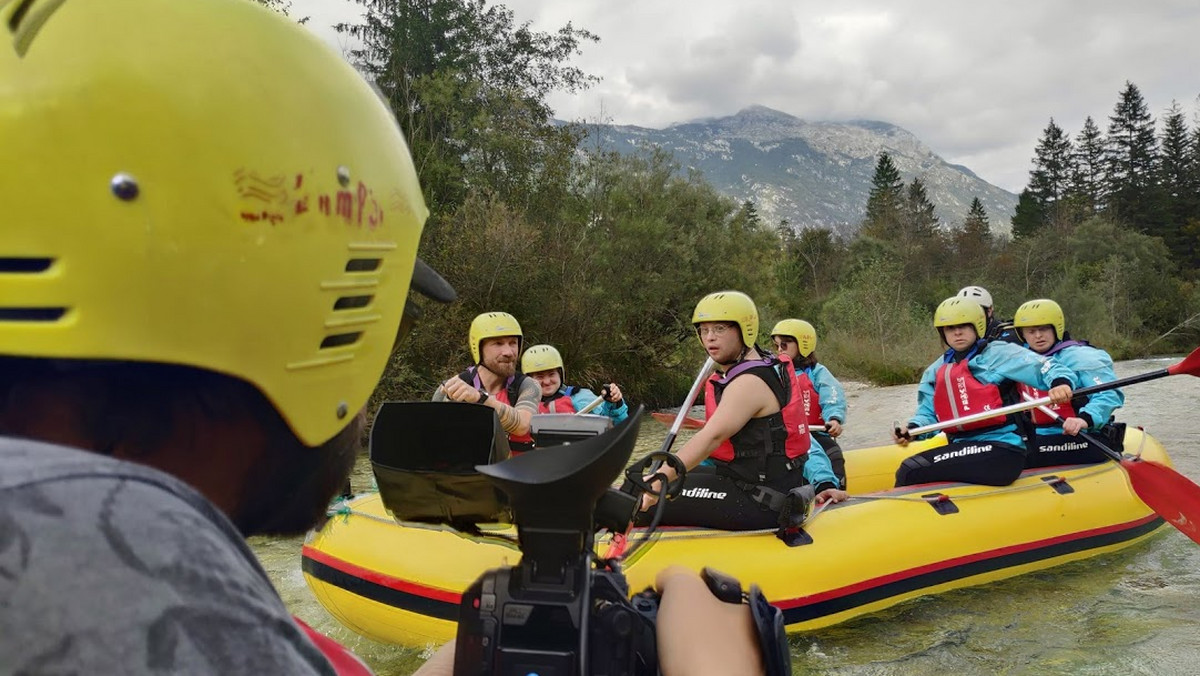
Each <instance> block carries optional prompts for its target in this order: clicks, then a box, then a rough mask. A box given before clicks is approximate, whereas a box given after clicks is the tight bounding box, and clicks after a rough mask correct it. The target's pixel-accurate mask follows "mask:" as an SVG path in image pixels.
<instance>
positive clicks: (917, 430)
mask: <svg viewBox="0 0 1200 676" xmlns="http://www.w3.org/2000/svg"><path fill="white" fill-rule="evenodd" d="M1181 373H1186V374H1188V375H1189V376H1200V347H1197V348H1196V349H1194V350H1192V353H1191V354H1189V355H1188V356H1186V357H1184V358H1183V360H1182V361H1180V362H1179V363H1177V364H1172V365H1171V366H1168V367H1167V368H1165V369H1158V370H1157V371H1151V372H1149V373H1142V374H1140V375H1136V376H1128V377H1125V378H1117V379H1116V380H1113V381H1110V382H1107V383H1100V384H1099V385H1089V386H1087V387H1081V388H1079V389H1078V390H1075V391H1074V392H1073V393H1072V396H1076V397H1080V396H1084V395H1088V394H1094V393H1096V392H1103V391H1105V390H1112V389H1116V388H1118V387H1125V386H1126V385H1135V384H1137V383H1144V382H1146V381H1147V380H1157V379H1158V378H1165V377H1166V376H1175V375H1179V374H1181ZM1049 403H1052V402H1051V401H1050V397H1039V398H1037V399H1031V400H1029V401H1019V402H1017V403H1015V404H1010V405H1008V406H1001V407H1000V408H995V409H992V410H990V411H980V412H979V413H972V414H971V415H965V416H963V417H961V418H955V419H953V420H946V421H943V422H936V423H932V424H930V425H922V426H920V427H914V428H912V429H910V430H908V433H909V435H911V436H914V437H915V436H917V435H920V434H926V433H928V432H937V431H938V430H944V429H946V428H948V427H957V426H959V425H965V424H967V423H973V422H976V421H978V420H986V419H988V418H994V417H996V416H1000V415H1008V414H1009V413H1017V412H1019V411H1028V410H1029V409H1032V408H1037V407H1038V406H1045V405H1046V404H1049Z"/></svg>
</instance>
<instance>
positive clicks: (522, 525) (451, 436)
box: [370, 402, 658, 676]
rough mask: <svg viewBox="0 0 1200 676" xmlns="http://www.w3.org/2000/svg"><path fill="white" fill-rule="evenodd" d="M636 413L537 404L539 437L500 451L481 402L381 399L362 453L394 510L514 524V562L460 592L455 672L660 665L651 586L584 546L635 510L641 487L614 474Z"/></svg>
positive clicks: (436, 519)
mask: <svg viewBox="0 0 1200 676" xmlns="http://www.w3.org/2000/svg"><path fill="white" fill-rule="evenodd" d="M641 414H642V409H641V408H639V409H638V410H637V411H635V412H634V413H633V415H631V416H630V418H629V420H627V421H626V422H625V423H623V424H621V425H619V426H617V427H615V428H612V429H608V428H609V427H611V423H609V422H608V418H606V417H602V416H589V415H541V416H535V417H534V433H535V440H536V442H537V443H538V445H539V446H540V448H539V449H538V450H534V451H531V452H528V453H525V454H522V455H520V456H517V457H511V458H510V457H509V456H510V453H509V449H508V441H507V437H506V436H505V434H504V433H503V430H501V429H500V427H499V422H498V420H497V418H496V416H495V415H494V413H493V411H492V409H491V408H489V407H486V406H479V405H475V404H445V403H434V402H392V403H388V404H384V406H383V407H381V409H380V411H379V414H378V416H377V418H376V421H375V425H374V427H373V429H372V433H371V450H370V453H371V462H372V466H373V469H374V472H375V476H376V482H377V483H378V485H379V490H380V495H381V497H382V499H383V504H384V506H385V507H386V508H387V509H388V511H389V512H390V513H391V514H392V516H393V517H395V518H396V519H398V520H402V521H420V522H430V523H442V524H447V525H450V526H452V527H453V528H455V529H456V530H460V531H463V532H465V533H472V534H478V533H479V530H478V527H477V524H480V523H515V524H516V526H517V534H518V542H519V545H520V548H521V552H522V558H521V562H520V563H519V564H517V565H516V566H511V567H508V568H497V569H493V570H489V571H487V572H485V573H483V575H481V576H480V577H479V579H478V580H476V581H475V582H474V584H472V585H471V586H470V587H469V588H467V590H466V591H465V592H463V595H462V602H461V604H460V606H459V622H458V640H457V646H456V652H455V660H454V664H455V668H454V673H455V674H460V675H461V674H515V675H517V676H526V675H527V674H538V675H539V676H553V675H557V674H563V675H567V674H593V675H596V676H600V675H610V674H611V675H618V674H630V675H641V674H657V673H658V652H657V649H656V642H655V635H654V621H655V615H656V613H657V609H658V595H657V594H656V593H654V592H653V591H651V590H646V591H644V592H641V593H639V594H638V595H636V596H634V597H633V599H632V600H631V599H630V597H629V586H628V583H627V582H626V580H625V576H624V575H623V574H622V573H621V570H620V564H619V561H616V560H603V559H597V558H596V556H595V554H594V545H595V533H596V531H597V530H598V529H599V528H608V529H609V530H611V531H613V532H620V533H623V532H624V531H625V530H626V529H627V528H628V526H629V524H630V522H631V521H632V519H633V516H634V514H635V513H636V511H637V508H638V504H639V497H640V490H638V489H637V488H634V489H633V490H628V489H627V490H617V489H614V488H612V487H611V484H612V482H613V480H614V479H615V478H616V477H617V476H618V475H619V474H620V472H621V470H622V469H623V468H624V467H625V465H626V463H627V462H628V461H629V457H630V455H631V453H632V451H633V446H634V442H635V441H636V439H637V432H638V426H639V424H640V421H641ZM606 430H607V431H606ZM548 444H556V445H553V446H549V447H547V445H548ZM635 471H636V472H641V471H644V470H642V469H637V468H634V469H633V470H631V472H635ZM636 476H637V478H638V479H639V481H638V483H640V476H641V475H640V474H637V475H636ZM626 485H627V486H628V485H630V484H629V482H628V481H627V482H626Z"/></svg>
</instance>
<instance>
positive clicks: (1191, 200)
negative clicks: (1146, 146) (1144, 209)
mask: <svg viewBox="0 0 1200 676" xmlns="http://www.w3.org/2000/svg"><path fill="white" fill-rule="evenodd" d="M1160 145H1161V148H1162V152H1161V154H1160V159H1159V163H1158V184H1159V186H1160V187H1161V190H1162V198H1163V222H1162V228H1161V231H1160V236H1161V237H1162V238H1163V241H1164V242H1165V243H1166V245H1167V248H1168V249H1170V250H1171V255H1172V256H1174V257H1175V260H1177V261H1179V262H1183V261H1184V259H1185V258H1186V257H1187V254H1188V253H1189V249H1190V248H1192V247H1191V246H1190V245H1191V242H1190V241H1189V239H1188V238H1186V237H1184V236H1183V232H1184V228H1185V226H1186V225H1187V222H1188V219H1189V218H1191V217H1192V215H1193V214H1194V213H1195V208H1196V202H1197V197H1196V190H1197V185H1196V182H1195V179H1196V171H1195V168H1194V167H1193V166H1192V163H1193V162H1194V160H1195V154H1194V153H1193V151H1192V148H1191V147H1190V146H1191V138H1190V136H1189V134H1188V128H1187V122H1186V121H1185V120H1184V117H1183V110H1182V109H1181V108H1180V106H1179V104H1178V103H1177V102H1174V101H1172V102H1171V107H1170V108H1169V109H1167V114H1166V117H1164V118H1163V131H1162V137H1161V144H1160Z"/></svg>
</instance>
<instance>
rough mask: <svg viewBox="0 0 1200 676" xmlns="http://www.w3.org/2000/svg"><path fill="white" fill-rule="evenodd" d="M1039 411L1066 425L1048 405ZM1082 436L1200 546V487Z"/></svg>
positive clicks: (1141, 495)
mask: <svg viewBox="0 0 1200 676" xmlns="http://www.w3.org/2000/svg"><path fill="white" fill-rule="evenodd" d="M1025 397H1026V401H1037V400H1036V399H1031V398H1030V397H1029V395H1025ZM1037 409H1038V410H1039V411H1041V412H1042V413H1045V414H1046V415H1048V416H1050V417H1051V418H1053V419H1054V421H1055V422H1057V423H1058V424H1060V425H1061V424H1062V422H1063V417H1062V416H1061V415H1059V414H1058V412H1056V411H1055V410H1054V409H1052V408H1049V407H1047V406H1038V407H1037ZM1079 436H1081V437H1083V438H1084V439H1086V440H1087V441H1088V442H1089V443H1091V444H1092V445H1093V446H1095V447H1096V448H1098V449H1100V450H1101V451H1104V454H1105V455H1107V456H1108V457H1110V458H1112V459H1113V460H1115V461H1117V463H1118V464H1120V466H1121V469H1123V470H1125V473H1126V474H1127V475H1129V485H1131V486H1133V492H1134V493H1137V496H1138V498H1140V499H1141V501H1142V502H1144V503H1146V506H1147V507H1149V508H1150V509H1152V510H1154V512H1155V513H1156V514H1158V515H1159V516H1161V517H1162V518H1164V519H1166V520H1167V521H1168V522H1170V524H1171V525H1172V526H1175V527H1176V528H1178V529H1179V532H1181V533H1183V534H1184V535H1186V536H1188V537H1189V538H1191V539H1192V541H1193V542H1195V543H1197V544H1200V486H1197V485H1196V484H1195V483H1193V482H1192V480H1191V479H1189V478H1187V477H1185V476H1184V475H1182V474H1180V473H1179V472H1176V471H1175V470H1174V469H1171V468H1170V467H1167V466H1166V465H1163V464H1160V463H1157V462H1154V461H1153V460H1143V459H1142V458H1127V457H1125V456H1124V455H1122V454H1121V453H1119V452H1118V451H1116V450H1115V449H1113V448H1111V447H1110V446H1108V445H1107V444H1105V443H1104V442H1103V441H1101V440H1100V438H1099V437H1097V436H1096V435H1094V434H1090V433H1088V432H1083V431H1080V432H1079Z"/></svg>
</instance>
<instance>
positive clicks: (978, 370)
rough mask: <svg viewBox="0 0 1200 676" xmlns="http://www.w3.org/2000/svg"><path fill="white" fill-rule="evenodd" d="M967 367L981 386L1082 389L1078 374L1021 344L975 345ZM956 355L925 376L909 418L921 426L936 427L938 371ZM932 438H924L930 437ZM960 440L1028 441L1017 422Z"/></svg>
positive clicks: (936, 364) (940, 360) (946, 356)
mask: <svg viewBox="0 0 1200 676" xmlns="http://www.w3.org/2000/svg"><path fill="white" fill-rule="evenodd" d="M967 355H968V356H967V368H969V369H970V371H971V375H972V376H974V377H975V379H976V380H978V381H979V382H981V383H985V384H991V385H1004V384H1005V383H1006V382H1007V381H1016V382H1019V383H1025V384H1026V385H1029V386H1030V387H1036V388H1037V389H1039V390H1049V389H1050V388H1051V387H1053V386H1054V385H1070V386H1071V389H1072V390H1073V389H1075V388H1076V387H1078V386H1079V379H1078V377H1077V376H1076V375H1075V372H1074V371H1072V370H1071V369H1070V368H1068V367H1067V366H1066V365H1064V364H1062V363H1059V362H1054V361H1051V360H1049V359H1046V358H1044V357H1042V356H1041V355H1039V354H1038V353H1036V352H1034V351H1033V350H1030V349H1027V348H1025V347H1022V346H1020V345H1014V344H1013V343H1006V342H1003V341H997V342H983V341H980V342H978V343H975V346H974V347H972V348H971V349H970V351H968V352H967ZM953 356H954V351H953V350H948V351H947V352H946V354H944V355H942V356H941V357H940V358H938V359H937V360H936V361H934V362H933V363H932V364H930V365H929V367H928V368H926V369H925V373H924V374H922V375H921V384H920V385H919V386H918V387H917V412H916V413H914V414H913V416H912V417H911V418H909V419H908V422H909V423H913V424H915V426H917V427H922V426H924V425H932V424H933V423H935V422H937V421H938V419H937V415H936V414H935V413H934V411H933V389H934V383H935V382H936V378H937V372H938V369H940V368H941V367H942V365H943V364H946V363H948V362H949V361H950V360H951V359H952V358H953ZM928 436H932V435H924V436H922V437H921V438H926V437H928ZM957 439H958V440H970V441H999V442H1002V443H1006V444H1012V445H1014V446H1021V445H1023V444H1024V440H1023V439H1022V438H1021V435H1020V434H1018V433H1017V426H1016V425H1015V424H1013V423H1009V424H1007V425H1004V426H1003V427H997V428H993V429H989V430H981V431H980V432H978V433H971V432H968V433H966V434H961V435H959V436H958V437H957Z"/></svg>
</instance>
